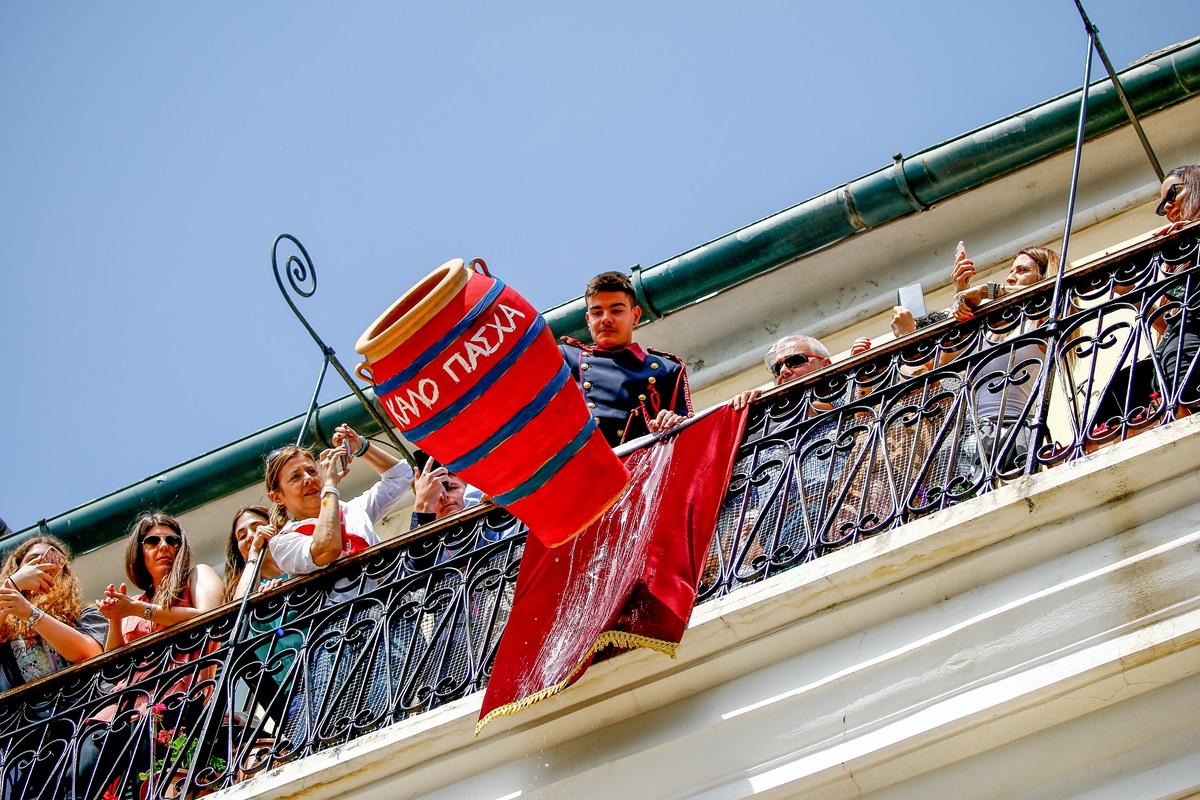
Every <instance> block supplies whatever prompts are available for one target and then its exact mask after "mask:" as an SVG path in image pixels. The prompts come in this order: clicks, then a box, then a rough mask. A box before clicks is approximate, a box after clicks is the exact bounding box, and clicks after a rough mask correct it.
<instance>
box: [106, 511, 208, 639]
mask: <svg viewBox="0 0 1200 800" xmlns="http://www.w3.org/2000/svg"><path fill="white" fill-rule="evenodd" d="M125 574H126V575H128V576H129V580H130V582H132V583H133V585H134V586H136V587H137V588H139V589H141V590H142V592H143V593H142V594H140V595H138V596H137V597H130V596H129V595H128V594H126V591H125V584H124V583H122V584H121V586H120V587H119V588H118V587H115V586H113V584H111V583H110V584H109V585H108V588H107V589H105V590H104V597H103V598H102V599H101V600H98V601H97V602H96V607H97V608H99V609H100V613H101V614H103V615H104V616H105V617H107V618H108V620H109V622H110V623H111V624H110V626H109V629H108V641H107V642H106V643H105V649H106V650H112V649H115V648H117V647H120V646H121V645H123V644H129V643H130V642H132V641H134V640H136V639H140V638H142V637H143V636H148V635H149V634H151V633H155V632H157V631H161V630H163V629H164V628H169V627H170V626H172V625H175V624H177V623H180V622H184V621H186V620H189V619H191V618H193V617H196V616H199V615H200V614H203V613H204V612H205V611H211V610H212V609H214V608H216V607H217V606H219V605H221V603H222V602H223V601H224V599H225V590H224V587H223V585H222V584H221V579H220V577H218V576H217V573H216V570H214V569H213V568H212V567H210V566H208V565H207V564H195V565H193V564H192V547H191V545H190V544H188V539H187V535H186V534H185V533H184V531H183V526H182V525H181V524H180V523H179V520H177V519H175V518H174V517H170V516H167V515H166V514H157V513H155V514H145V515H144V516H142V517H141V518H140V519H138V521H137V522H135V523H134V524H133V529H132V530H131V531H130V532H129V541H128V542H127V543H126V545H125Z"/></svg>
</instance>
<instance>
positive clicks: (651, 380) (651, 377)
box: [647, 375, 654, 383]
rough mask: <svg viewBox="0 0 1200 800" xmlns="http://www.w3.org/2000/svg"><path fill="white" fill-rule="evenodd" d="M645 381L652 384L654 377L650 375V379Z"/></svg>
mask: <svg viewBox="0 0 1200 800" xmlns="http://www.w3.org/2000/svg"><path fill="white" fill-rule="evenodd" d="M647 380H649V381H650V383H654V376H653V375H651V376H650V377H649V378H648V379H647Z"/></svg>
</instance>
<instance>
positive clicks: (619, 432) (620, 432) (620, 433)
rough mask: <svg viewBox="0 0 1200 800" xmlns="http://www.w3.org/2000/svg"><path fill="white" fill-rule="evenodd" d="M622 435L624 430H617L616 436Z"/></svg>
mask: <svg viewBox="0 0 1200 800" xmlns="http://www.w3.org/2000/svg"><path fill="white" fill-rule="evenodd" d="M624 435H625V431H623V430H620V431H617V436H624Z"/></svg>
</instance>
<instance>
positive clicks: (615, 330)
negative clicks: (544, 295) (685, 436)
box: [558, 272, 692, 447]
mask: <svg viewBox="0 0 1200 800" xmlns="http://www.w3.org/2000/svg"><path fill="white" fill-rule="evenodd" d="M584 301H585V302H586V303H587V326H588V331H589V332H590V333H591V335H592V342H593V344H590V345H589V344H584V343H583V342H580V341H578V340H576V339H572V338H570V337H569V336H564V337H563V338H562V344H560V345H559V346H558V349H559V351H560V352H561V353H562V354H563V358H564V359H566V362H567V365H568V366H569V367H570V369H571V375H572V377H574V379H575V382H576V383H578V384H579V387H580V388H581V389H582V390H583V396H584V398H585V399H586V400H587V404H588V408H589V409H590V410H591V412H592V415H593V416H594V417H595V418H596V422H597V424H598V425H599V426H600V431H601V433H603V434H604V438H605V439H607V440H608V443H609V444H610V445H612V446H613V447H616V446H617V445H619V444H621V443H622V442H627V441H631V440H633V439H636V438H638V437H639V436H645V435H646V434H648V433H658V432H661V431H666V430H670V429H671V428H673V427H674V426H676V425H678V424H679V423H680V422H682V421H683V420H685V419H687V417H688V416H690V415H691V413H692V398H691V395H690V393H689V391H688V382H687V371H686V369H685V368H684V365H683V362H682V361H681V360H680V359H679V358H678V357H677V356H674V355H672V354H670V353H667V352H665V351H662V350H656V349H654V348H652V347H648V348H643V347H642V346H641V345H639V344H637V343H635V342H634V341H633V329H634V326H636V325H637V323H638V320H640V319H641V318H642V309H641V308H640V307H638V304H637V300H636V299H635V295H634V292H633V284H632V283H630V281H629V278H627V277H625V276H624V275H622V274H621V273H619V272H605V273H602V274H600V275H597V276H596V277H595V278H592V280H591V281H590V282H589V283H588V286H587V291H586V292H584Z"/></svg>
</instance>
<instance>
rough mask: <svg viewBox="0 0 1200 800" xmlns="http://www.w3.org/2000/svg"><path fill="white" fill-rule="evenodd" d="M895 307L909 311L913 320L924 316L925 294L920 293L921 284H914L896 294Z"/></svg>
mask: <svg viewBox="0 0 1200 800" xmlns="http://www.w3.org/2000/svg"><path fill="white" fill-rule="evenodd" d="M896 305H899V306H904V307H905V308H907V309H908V310H909V311H911V312H912V315H913V318H914V319H915V318H917V317H923V316H925V314H926V313H927V312H926V311H925V293H924V292H923V291H921V284H919V283H914V284H913V285H912V286H905V287H904V288H903V289H901V290H900V291H898V292H896Z"/></svg>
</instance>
